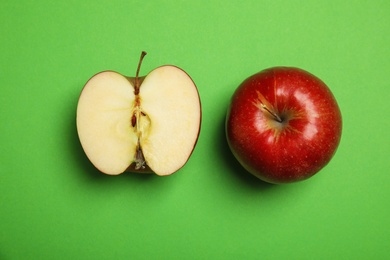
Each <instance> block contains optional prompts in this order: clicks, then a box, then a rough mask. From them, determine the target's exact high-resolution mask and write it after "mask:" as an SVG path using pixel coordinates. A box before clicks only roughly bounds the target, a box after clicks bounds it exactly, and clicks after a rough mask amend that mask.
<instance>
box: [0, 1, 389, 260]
mask: <svg viewBox="0 0 390 260" xmlns="http://www.w3.org/2000/svg"><path fill="white" fill-rule="evenodd" d="M0 35H1V40H0V54H1V56H0V57H1V58H0V87H1V95H0V111H1V113H0V121H1V123H0V133H1V135H0V143H1V148H0V153H1V154H0V155H1V157H0V174H1V175H0V208H1V212H0V259H115V258H116V259H156V258H159V259H239V258H240V259H385V258H388V257H390V255H389V253H388V250H389V248H390V232H389V229H390V209H389V206H390V175H389V170H390V160H389V158H388V157H389V151H390V138H389V130H390V122H389V120H387V116H388V115H389V113H390V105H389V101H388V98H389V94H390V88H389V75H390V48H389V46H390V2H389V1H352V2H351V1H344V2H342V1H262V0H260V1H259V0H255V1H234V2H233V1H229V2H228V1H226V2H221V1H214V0H207V1H168V0H167V1H62V2H58V1H9V0H8V1H5V3H4V1H3V3H2V4H1V9H0ZM142 50H145V51H147V52H148V55H147V56H146V58H145V60H144V64H143V67H142V74H145V73H147V72H149V71H150V70H152V69H153V68H155V67H157V66H160V65H163V64H174V65H177V66H179V67H181V68H183V69H184V70H186V71H187V72H188V73H189V74H190V75H191V76H192V78H193V80H194V81H195V83H196V84H197V86H198V88H199V92H200V95H201V99H202V106H203V122H202V131H201V135H200V137H199V140H198V145H197V147H196V149H195V151H194V153H193V155H192V157H191V159H190V160H189V162H188V163H187V164H186V166H185V167H184V168H182V169H181V170H180V171H179V172H177V173H176V174H174V175H173V176H170V177H165V178H161V177H156V176H143V175H136V174H123V175H121V176H117V177H111V176H106V175H103V174H101V173H99V172H98V171H97V170H95V169H94V167H93V166H91V164H90V162H89V161H88V159H87V158H86V156H85V154H84V152H83V150H82V148H81V146H80V144H79V140H78V137H77V132H76V126H75V112H76V106H77V101H78V96H79V93H80V91H81V89H82V87H83V85H84V84H85V82H86V81H87V80H88V79H89V78H90V77H91V76H92V75H94V74H95V73H97V72H99V71H102V70H106V69H111V70H116V71H118V72H121V73H124V74H127V75H134V74H135V70H136V65H137V62H138V58H139V54H140V52H141V51H142ZM277 65H289V66H296V67H300V68H303V69H306V70H308V71H310V72H312V73H313V74H315V75H317V76H318V77H320V78H321V79H322V80H324V81H325V82H326V83H327V84H328V85H329V87H330V88H331V89H332V91H333V93H334V95H335V96H336V98H337V100H338V102H339V105H340V108H341V111H342V114H343V120H344V129H343V130H344V131H343V136H342V141H341V144H340V147H339V149H338V151H337V153H336V156H335V157H334V159H333V160H332V161H331V163H330V164H329V165H328V166H327V167H326V168H325V169H323V170H322V171H321V172H320V173H319V174H318V175H316V176H315V177H313V178H311V179H309V180H307V181H304V182H301V183H296V184H291V185H285V186H275V185H267V184H264V183H262V182H261V181H258V180H257V179H255V178H254V177H252V176H250V175H249V174H248V173H246V172H245V171H244V170H243V169H242V168H241V167H240V166H239V165H238V164H237V162H236V161H235V160H234V158H233V157H232V155H231V153H230V151H229V150H228V147H227V144H226V142H225V136H224V129H223V125H224V117H225V112H226V109H227V105H228V103H229V99H230V97H231V95H232V93H233V91H234V90H235V88H236V87H237V86H238V85H239V84H240V83H241V81H242V80H243V79H245V78H246V77H247V76H249V75H251V74H253V73H255V72H258V71H260V70H262V69H264V68H267V67H271V66H277Z"/></svg>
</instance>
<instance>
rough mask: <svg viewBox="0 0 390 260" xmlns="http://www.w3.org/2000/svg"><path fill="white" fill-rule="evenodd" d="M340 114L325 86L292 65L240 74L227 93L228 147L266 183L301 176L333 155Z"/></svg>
mask: <svg viewBox="0 0 390 260" xmlns="http://www.w3.org/2000/svg"><path fill="white" fill-rule="evenodd" d="M341 129H342V121H341V113H340V110H339V107H338V104H337V102H336V100H335V98H334V96H333V94H332V93H331V91H330V90H329V88H328V87H327V86H326V85H325V83H323V82H322V81H321V80H320V79H318V78H317V77H315V76H314V75H312V74H310V73H308V72H306V71H303V70H301V69H297V68H289V67H276V68H271V69H268V70H264V71H262V72H260V73H258V74H255V75H253V76H251V77H249V78H248V79H246V80H245V81H244V82H243V83H242V84H241V85H240V86H239V88H238V89H237V90H236V92H235V93H234V95H233V97H232V102H231V104H230V107H229V110H228V114H227V121H226V133H227V140H228V143H229V146H230V148H231V150H232V152H233V154H234V156H235V157H236V158H237V160H238V161H239V162H240V163H241V165H242V166H243V167H244V168H245V169H247V170H248V171H249V172H250V173H252V174H253V175H255V176H256V177H258V178H260V179H262V180H264V181H266V182H270V183H289V182H295V181H300V180H304V179H307V178H309V177H311V176H312V175H314V174H315V173H317V172H318V171H319V170H320V169H322V168H323V167H324V166H325V165H326V164H327V163H328V162H329V161H330V160H331V158H332V157H333V155H334V153H335V151H336V149H337V147H338V145H339V142H340V138H341Z"/></svg>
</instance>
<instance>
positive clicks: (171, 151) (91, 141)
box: [77, 52, 201, 176]
mask: <svg viewBox="0 0 390 260" xmlns="http://www.w3.org/2000/svg"><path fill="white" fill-rule="evenodd" d="M145 55H146V52H142V55H141V58H140V62H139V64H138V69H137V73H136V77H126V76H123V75H121V74H119V73H117V72H114V71H103V72H100V73H98V74H96V75H95V76H93V77H92V78H91V79H90V80H89V81H88V82H87V83H86V85H85V86H84V88H83V90H82V92H81V95H80V98H79V102H78V106H77V131H78V135H79V139H80V142H81V145H82V147H83V149H84V151H85V153H86V155H87V157H88V158H89V160H90V161H91V162H92V164H93V165H94V166H95V167H96V168H97V169H98V170H100V171H101V172H103V173H105V174H109V175H118V174H121V173H123V172H125V171H130V172H144V173H155V174H157V175H159V176H166V175H170V174H172V173H174V172H176V171H178V170H179V169H180V168H181V167H182V166H184V164H185V163H186V162H187V161H188V159H189V157H190V155H191V154H192V151H193V149H194V148H195V145H196V142H197V139H198V136H199V132H200V124H201V104H200V98H199V93H198V90H197V88H196V86H195V84H194V82H193V81H192V79H191V78H190V76H189V75H188V74H187V73H186V72H184V71H183V70H182V69H180V68H178V67H175V66H171V65H165V66H161V67H158V68H156V69H154V70H153V71H151V72H150V73H149V74H148V75H147V76H145V77H139V76H138V73H139V70H140V65H141V63H142V60H143V57H144V56H145Z"/></svg>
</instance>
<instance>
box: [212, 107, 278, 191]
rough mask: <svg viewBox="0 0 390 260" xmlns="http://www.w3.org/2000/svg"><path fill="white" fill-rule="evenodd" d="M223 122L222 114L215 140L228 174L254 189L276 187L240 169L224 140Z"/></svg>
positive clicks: (224, 118)
mask: <svg viewBox="0 0 390 260" xmlns="http://www.w3.org/2000/svg"><path fill="white" fill-rule="evenodd" d="M226 111H227V108H226ZM225 120H226V114H224V115H223V116H222V117H221V118H220V122H219V125H218V128H217V130H218V131H217V133H216V136H217V137H218V138H217V140H218V149H219V151H218V152H219V154H221V155H222V156H223V160H224V161H225V163H226V164H227V165H228V167H229V169H230V171H229V173H233V174H232V175H233V177H234V178H236V179H237V180H238V181H240V182H242V183H243V184H245V185H247V186H249V187H252V188H254V189H258V190H265V189H269V188H273V187H277V186H278V185H275V184H271V183H267V182H264V181H262V180H260V179H258V178H256V177H255V176H253V175H252V174H251V173H249V172H248V171H247V170H245V168H244V167H242V166H241V164H240V163H239V162H238V161H237V159H236V158H235V157H234V155H233V153H232V152H231V150H230V147H229V145H228V143H227V140H226V132H225Z"/></svg>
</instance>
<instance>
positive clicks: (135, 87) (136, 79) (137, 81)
mask: <svg viewBox="0 0 390 260" xmlns="http://www.w3.org/2000/svg"><path fill="white" fill-rule="evenodd" d="M146 54H147V53H146V52H145V51H142V52H141V57H140V58H139V62H138V67H137V72H136V74H135V84H134V85H135V86H134V94H135V95H138V94H139V87H140V84H139V71H140V70H141V64H142V60H143V59H144V57H145V55H146Z"/></svg>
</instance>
